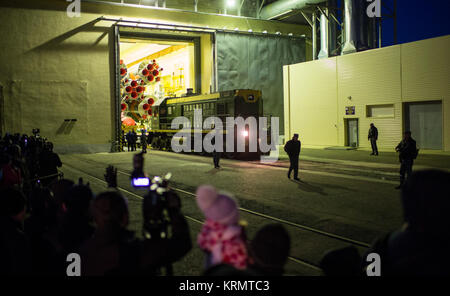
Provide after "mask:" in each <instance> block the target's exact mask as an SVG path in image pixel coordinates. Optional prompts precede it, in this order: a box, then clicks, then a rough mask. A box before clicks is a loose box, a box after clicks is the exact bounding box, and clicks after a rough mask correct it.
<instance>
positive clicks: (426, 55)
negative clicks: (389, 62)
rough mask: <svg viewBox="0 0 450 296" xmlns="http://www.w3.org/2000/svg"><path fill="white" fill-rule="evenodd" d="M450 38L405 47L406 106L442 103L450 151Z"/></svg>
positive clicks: (443, 131) (447, 145)
mask: <svg viewBox="0 0 450 296" xmlns="http://www.w3.org/2000/svg"><path fill="white" fill-rule="evenodd" d="M449 48H450V35H447V36H443V37H439V38H433V39H428V40H422V41H418V42H413V43H407V44H403V45H402V82H403V83H402V97H403V101H404V102H414V101H427V100H430V101H432V100H442V112H443V116H442V118H443V123H442V133H443V138H442V140H443V143H442V144H443V145H444V149H445V150H447V151H449V150H450V55H449Z"/></svg>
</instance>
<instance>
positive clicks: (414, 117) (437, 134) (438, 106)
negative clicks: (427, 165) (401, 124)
mask: <svg viewBox="0 0 450 296" xmlns="http://www.w3.org/2000/svg"><path fill="white" fill-rule="evenodd" d="M405 129H406V130H410V131H411V134H412V137H413V139H415V140H416V142H417V146H418V147H420V148H422V149H436V150H442V102H441V101H431V102H419V103H408V104H406V108H405Z"/></svg>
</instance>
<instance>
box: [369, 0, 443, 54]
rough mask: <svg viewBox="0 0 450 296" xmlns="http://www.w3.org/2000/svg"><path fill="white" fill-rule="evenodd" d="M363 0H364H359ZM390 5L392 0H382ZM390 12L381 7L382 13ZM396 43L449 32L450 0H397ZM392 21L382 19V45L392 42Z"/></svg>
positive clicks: (391, 43)
mask: <svg viewBox="0 0 450 296" xmlns="http://www.w3.org/2000/svg"><path fill="white" fill-rule="evenodd" d="M361 1H365V0H361ZM382 1H384V2H385V3H386V4H387V6H392V3H393V0H382ZM386 14H390V13H389V10H386V9H384V8H383V9H382V15H386ZM397 14H398V16H397V30H398V31H397V32H398V33H397V34H398V43H406V42H413V41H417V40H422V39H428V38H433V37H437V36H443V35H448V34H450V0H397ZM392 24H393V22H392V20H391V19H389V20H386V21H383V46H389V45H393V44H394V33H393V32H394V31H393V25H392Z"/></svg>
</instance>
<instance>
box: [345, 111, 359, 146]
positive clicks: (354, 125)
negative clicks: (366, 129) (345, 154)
mask: <svg viewBox="0 0 450 296" xmlns="http://www.w3.org/2000/svg"><path fill="white" fill-rule="evenodd" d="M346 126H347V143H346V144H347V146H350V147H358V144H359V139H358V118H347V119H346Z"/></svg>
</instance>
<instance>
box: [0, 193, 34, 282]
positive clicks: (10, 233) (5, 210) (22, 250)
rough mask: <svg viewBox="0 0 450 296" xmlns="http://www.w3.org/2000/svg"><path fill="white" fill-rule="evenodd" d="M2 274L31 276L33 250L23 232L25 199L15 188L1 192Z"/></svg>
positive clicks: (0, 234)
mask: <svg viewBox="0 0 450 296" xmlns="http://www.w3.org/2000/svg"><path fill="white" fill-rule="evenodd" d="M0 196H1V198H0V274H5V275H26V274H28V275H29V274H31V266H32V265H31V263H32V262H31V261H32V257H31V249H30V243H29V240H28V238H27V237H26V235H25V233H24V232H23V221H24V219H25V197H24V196H23V194H22V193H21V192H20V191H18V190H16V189H13V188H7V189H3V190H2V191H0Z"/></svg>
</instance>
